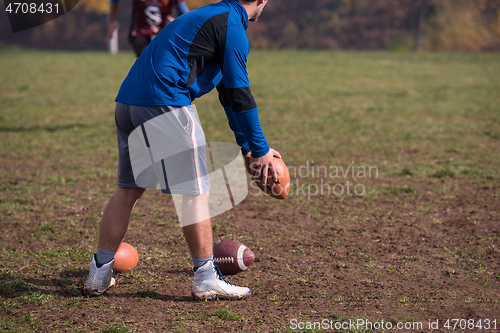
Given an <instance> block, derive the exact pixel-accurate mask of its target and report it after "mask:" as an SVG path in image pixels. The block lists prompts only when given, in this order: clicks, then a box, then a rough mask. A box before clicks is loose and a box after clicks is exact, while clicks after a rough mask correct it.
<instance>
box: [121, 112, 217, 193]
mask: <svg viewBox="0 0 500 333" xmlns="http://www.w3.org/2000/svg"><path fill="white" fill-rule="evenodd" d="M115 121H116V129H117V138H118V155H119V165H118V186H120V187H143V188H153V189H161V190H162V191H163V192H164V193H170V194H193V195H198V194H201V193H203V192H205V191H206V190H208V189H209V187H210V181H209V177H208V172H207V158H206V148H205V147H206V142H205V134H204V132H203V129H202V127H201V125H200V123H199V121H198V120H197V117H196V113H195V111H194V110H193V108H192V107H190V106H187V107H186V106H184V107H172V106H135V105H128V104H123V103H120V102H117V103H116V109H115Z"/></svg>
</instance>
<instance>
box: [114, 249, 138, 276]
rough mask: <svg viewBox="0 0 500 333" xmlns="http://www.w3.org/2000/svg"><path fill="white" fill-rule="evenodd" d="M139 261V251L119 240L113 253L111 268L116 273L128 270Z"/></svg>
mask: <svg viewBox="0 0 500 333" xmlns="http://www.w3.org/2000/svg"><path fill="white" fill-rule="evenodd" d="M138 262H139V253H137V250H136V249H135V248H134V247H133V246H132V245H130V244H128V243H125V242H121V244H120V246H119V247H118V250H117V251H116V254H115V263H114V265H113V269H114V270H115V272H117V273H121V272H128V271H130V270H131V269H132V268H134V267H135V266H137V263H138Z"/></svg>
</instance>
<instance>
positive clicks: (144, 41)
mask: <svg viewBox="0 0 500 333" xmlns="http://www.w3.org/2000/svg"><path fill="white" fill-rule="evenodd" d="M153 38H154V36H132V35H131V34H130V35H129V37H128V41H129V42H130V45H132V48H133V49H134V52H135V54H136V55H137V57H139V56H140V55H141V54H142V52H144V50H145V49H146V47H148V45H149V44H150V43H151V41H152V40H153Z"/></svg>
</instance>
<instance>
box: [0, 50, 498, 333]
mask: <svg viewBox="0 0 500 333" xmlns="http://www.w3.org/2000/svg"><path fill="white" fill-rule="evenodd" d="M133 61H134V57H133V55H132V54H131V53H130V54H129V53H126V54H119V55H117V56H110V55H108V54H106V53H63V52H40V51H29V50H19V49H6V50H2V51H0V66H1V68H2V70H1V74H0V227H1V230H2V231H1V233H0V300H1V305H0V332H4V331H5V332H152V331H157V332H167V331H168V332H170V331H173V332H190V331H201V330H203V331H207V332H219V331H220V332H228V331H244V332H246V331H248V332H257V331H260V332H293V331H307V332H314V331H320V329H321V328H323V329H324V328H325V327H315V326H310V327H309V326H307V324H306V323H307V322H318V321H321V320H323V319H327V320H329V321H330V320H331V321H332V322H339V323H342V322H346V321H349V320H358V319H366V320H371V321H372V322H380V321H382V320H384V322H390V323H391V324H392V325H394V327H393V330H390V329H389V330H386V331H406V332H410V331H413V332H415V331H420V332H430V331H431V328H430V327H429V320H430V321H431V322H435V321H436V320H438V321H439V327H438V329H435V330H433V331H434V332H436V331H442V332H451V331H457V332H461V331H463V329H460V326H456V327H455V329H453V323H452V322H451V323H450V325H451V327H446V326H445V324H446V320H447V319H453V318H459V319H467V320H472V322H473V323H474V329H475V330H479V328H480V327H479V326H477V324H478V323H479V322H480V323H481V324H482V325H484V324H485V323H486V321H487V320H490V321H491V328H492V329H491V330H489V331H494V330H493V326H492V325H493V320H495V319H496V325H497V326H496V327H497V329H496V331H500V316H499V314H500V249H499V246H500V223H499V222H500V154H499V150H500V75H499V73H500V54H482V55H476V54H419V55H415V54H410V53H385V52H380V53H372V52H366V53H365V52H326V51H318V52H312V51H273V52H267V51H252V52H251V54H250V58H249V63H248V67H249V73H250V80H251V85H252V92H253V94H254V96H255V98H256V101H257V104H258V105H259V111H260V120H261V124H262V127H263V129H264V133H265V134H266V137H267V139H268V141H269V143H270V145H271V146H272V147H274V148H276V149H278V150H279V151H280V152H281V154H282V155H283V158H284V160H285V162H286V163H287V165H288V166H289V167H291V170H292V171H294V172H292V188H291V195H290V196H289V197H288V198H287V200H286V201H283V202H278V201H276V200H273V199H270V198H268V197H264V196H261V195H250V196H249V197H248V198H247V199H246V200H245V202H243V203H242V204H241V205H239V206H238V207H237V208H236V209H233V210H231V211H229V212H227V213H225V214H223V215H220V216H218V217H216V218H215V219H213V229H214V236H215V240H216V241H218V240H221V239H237V240H239V241H242V242H243V243H245V244H246V245H248V246H249V247H250V248H251V249H252V250H254V252H255V254H256V257H257V261H256V262H255V263H254V264H253V265H252V266H251V267H250V269H249V270H247V271H245V272H244V273H240V274H238V275H237V276H234V277H231V278H230V281H231V282H234V283H236V284H240V285H245V286H249V287H251V288H252V291H253V295H252V296H251V297H250V298H248V299H246V300H243V301H238V302H223V301H216V302H207V303H197V302H191V301H190V298H189V296H190V287H191V277H190V275H191V262H190V257H189V254H188V253H187V247H186V245H185V243H184V240H183V238H182V234H181V231H180V228H179V226H178V222H177V220H176V215H175V210H174V207H173V204H172V202H171V198H170V197H168V196H165V195H162V194H161V193H159V192H157V191H147V192H146V194H145V197H144V199H143V200H142V201H141V202H140V204H139V205H138V206H137V207H136V210H135V211H134V213H133V216H132V220H131V225H130V229H129V232H128V233H127V236H126V241H128V242H130V243H131V244H133V245H134V246H135V247H136V248H137V249H138V251H139V254H140V257H141V260H140V263H139V265H138V266H137V268H136V269H134V270H133V271H132V272H131V273H127V274H121V275H119V276H118V279H117V281H118V285H117V287H115V288H113V289H112V290H111V291H109V292H108V294H107V295H106V296H102V297H98V298H87V297H83V296H82V295H81V287H82V285H83V282H84V279H85V278H86V276H87V273H88V268H89V263H90V259H91V255H92V253H94V252H95V250H96V242H97V235H98V225H99V221H100V216H101V214H102V211H103V209H104V207H105V205H106V203H107V201H108V200H109V198H110V196H111V195H112V193H113V192H114V190H115V188H116V183H115V179H116V167H117V163H118V158H117V151H116V133H115V127H114V126H115V125H114V97H115V96H116V93H117V91H118V89H119V86H120V84H121V81H122V80H123V78H124V77H125V76H126V74H127V72H128V69H129V68H130V66H131V65H132V63H133ZM195 104H196V106H197V109H198V112H199V115H200V118H201V122H202V124H203V126H204V129H205V132H206V134H207V137H208V139H209V141H212V142H214V141H222V142H233V136H232V133H231V131H230V129H229V128H228V126H227V120H226V119H225V116H224V113H223V110H222V108H221V107H220V104H219V101H218V97H217V94H216V93H211V94H209V95H207V96H205V97H203V98H202V99H200V100H197V101H195ZM301 167H302V169H301ZM370 168H371V169H370ZM353 170H355V173H354V174H353V173H352V171H353ZM363 170H364V171H365V172H363ZM368 170H370V171H371V173H368ZM346 171H349V172H346ZM349 184H350V185H349ZM355 186H357V187H355ZM341 190H342V192H341ZM355 190H357V192H354V191H355ZM349 191H350V192H349ZM250 193H251V194H256V193H257V192H256V191H255V190H252V189H251V190H250ZM353 193H354V195H353ZM292 320H296V321H292ZM398 322H404V323H407V322H408V323H417V322H421V323H423V324H422V325H423V326H422V328H421V329H420V328H418V327H417V328H415V327H413V328H412V329H407V330H396V329H395V325H396V324H397V323H398ZM472 322H471V323H472ZM292 323H303V326H302V325H300V326H299V325H298V324H297V325H295V326H294V325H292ZM302 327H304V330H301V329H299V328H302ZM294 328H296V330H295V329H294ZM308 328H311V329H308ZM482 328H483V329H484V328H485V326H483V327H482ZM338 331H343V329H340V330H338ZM345 331H351V332H371V331H373V332H375V331H380V330H378V329H369V328H367V327H356V328H355V329H353V328H352V327H347V329H345Z"/></svg>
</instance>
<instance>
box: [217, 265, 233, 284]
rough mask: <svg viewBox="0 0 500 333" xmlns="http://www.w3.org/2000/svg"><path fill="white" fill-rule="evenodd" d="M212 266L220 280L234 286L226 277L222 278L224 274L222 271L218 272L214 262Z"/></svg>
mask: <svg viewBox="0 0 500 333" xmlns="http://www.w3.org/2000/svg"><path fill="white" fill-rule="evenodd" d="M214 268H215V273H216V274H217V278H218V279H219V280H221V281H224V282H226V283H227V284H229V285H231V286H234V287H235V285H234V284H232V283H231V282H229V281H227V280H226V279H224V275H222V273H221V272H220V270H219V267H217V265H216V264H215V263H214Z"/></svg>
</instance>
